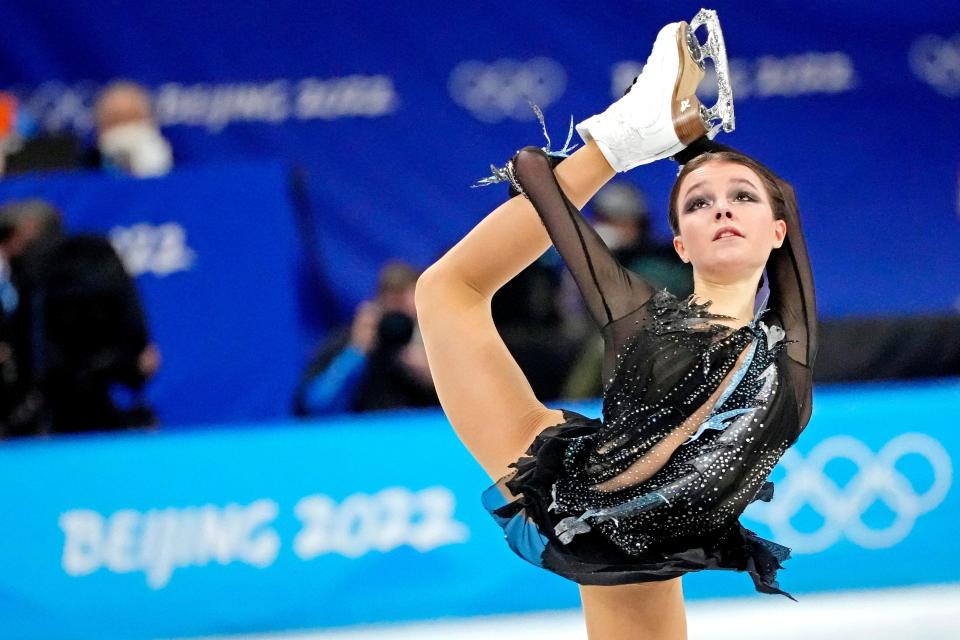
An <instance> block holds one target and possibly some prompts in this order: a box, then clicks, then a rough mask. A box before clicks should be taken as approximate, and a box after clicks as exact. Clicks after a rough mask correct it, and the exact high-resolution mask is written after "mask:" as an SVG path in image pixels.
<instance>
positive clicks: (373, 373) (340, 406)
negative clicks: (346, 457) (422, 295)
mask: <svg viewBox="0 0 960 640" xmlns="http://www.w3.org/2000/svg"><path fill="white" fill-rule="evenodd" d="M418 276H419V272H418V271H417V270H415V269H414V268H413V267H411V266H410V265H408V264H406V263H405V262H402V261H399V260H395V261H391V262H388V263H387V264H386V265H384V266H383V268H381V270H380V274H379V281H378V284H377V295H376V297H375V298H374V299H372V300H365V301H364V302H362V303H361V304H360V305H358V307H357V311H356V314H355V315H354V318H353V322H352V323H351V324H350V325H346V326H343V327H340V328H339V329H335V330H334V331H332V332H331V333H330V336H329V337H328V338H327V340H326V341H325V342H324V343H323V344H322V345H321V347H320V348H319V350H318V351H317V354H316V355H315V356H314V357H313V359H312V360H311V362H310V364H309V365H308V366H307V370H306V372H305V373H304V375H303V378H302V379H301V382H300V385H299V387H298V389H297V392H296V395H295V398H294V413H296V414H297V415H298V416H314V415H324V414H331V413H346V412H363V411H373V410H377V409H396V408H401V407H426V406H435V405H438V404H439V400H438V399H437V394H436V391H435V390H434V387H433V378H432V377H431V376H430V369H429V367H428V366H427V354H426V351H425V350H424V348H423V342H422V341H421V339H420V332H419V330H418V327H417V311H416V307H415V306H414V290H415V289H416V284H417V277H418Z"/></svg>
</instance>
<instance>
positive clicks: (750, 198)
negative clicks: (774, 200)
mask: <svg viewBox="0 0 960 640" xmlns="http://www.w3.org/2000/svg"><path fill="white" fill-rule="evenodd" d="M736 199H737V200H740V199H744V200H746V201H747V202H756V201H757V199H756V197H754V195H753V194H752V193H750V192H749V191H738V192H737V197H736Z"/></svg>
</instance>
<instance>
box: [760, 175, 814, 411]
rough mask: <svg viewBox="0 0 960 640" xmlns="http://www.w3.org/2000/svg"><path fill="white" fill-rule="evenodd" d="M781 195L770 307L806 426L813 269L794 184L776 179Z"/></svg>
mask: <svg viewBox="0 0 960 640" xmlns="http://www.w3.org/2000/svg"><path fill="white" fill-rule="evenodd" d="M777 183H778V185H777V186H779V187H780V190H781V192H782V193H783V196H784V218H785V220H786V223H787V237H786V239H785V240H784V242H783V245H782V246H781V247H780V248H779V249H775V250H774V252H773V253H772V254H771V256H770V258H769V260H768V261H767V277H768V278H769V282H770V307H771V308H772V309H774V310H775V311H776V313H777V314H778V315H779V316H780V320H781V322H782V323H783V329H784V331H785V332H786V337H787V340H789V342H788V343H787V345H786V351H787V355H788V356H789V359H790V362H789V363H788V364H789V367H790V371H789V375H790V379H791V383H792V385H791V386H792V387H793V388H794V392H795V394H796V397H797V405H798V407H799V409H800V428H801V429H803V427H805V426H806V424H807V422H809V420H810V414H811V412H812V410H813V407H812V399H813V362H814V360H815V358H816V355H817V348H818V344H817V305H816V296H815V293H814V288H813V271H812V270H811V268H810V258H809V256H808V255H807V243H806V241H805V240H804V237H803V228H802V226H801V225H800V210H799V207H798V206H797V197H796V194H795V193H794V190H793V187H791V186H790V185H789V184H788V183H787V182H785V181H783V180H780V179H779V178H778V179H777Z"/></svg>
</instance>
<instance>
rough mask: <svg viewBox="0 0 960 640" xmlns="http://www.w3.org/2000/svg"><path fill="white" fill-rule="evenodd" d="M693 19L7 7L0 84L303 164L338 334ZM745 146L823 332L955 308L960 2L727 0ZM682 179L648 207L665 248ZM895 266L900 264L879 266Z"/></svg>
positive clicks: (959, 226)
mask: <svg viewBox="0 0 960 640" xmlns="http://www.w3.org/2000/svg"><path fill="white" fill-rule="evenodd" d="M698 8H699V4H698V3H693V2H679V3H678V2H643V3H636V2H600V3H594V4H591V5H589V6H586V5H584V4H583V3H582V2H568V1H561V2H554V3H550V5H549V6H547V5H541V4H537V3H529V4H527V3H513V4H511V5H509V7H507V6H500V5H488V4H484V3H459V2H454V3H450V2H442V1H440V0H430V1H427V2H419V3H416V4H414V5H406V4H391V3H380V2H369V1H360V2H353V3H349V5H347V4H344V3H307V4H304V3H299V2H284V1H280V2H275V1H271V2H244V3H241V4H239V5H236V4H233V3H209V2H199V1H185V2H177V3H175V4H169V3H118V2H109V1H106V0H90V1H87V2H34V1H31V2H9V1H8V2H5V3H2V5H0V24H3V25H4V38H3V41H2V42H0V89H4V88H6V89H10V90H13V91H14V92H15V93H17V94H18V95H20V96H21V98H22V99H23V101H24V104H25V105H26V106H27V107H28V108H29V109H31V110H33V111H34V112H36V117H37V118H38V120H39V121H40V123H41V124H42V125H44V126H47V127H52V128H56V127H62V128H70V129H74V130H77V131H79V132H81V133H84V134H86V133H89V128H90V118H89V105H90V103H91V99H92V97H93V95H94V92H95V90H96V88H97V87H98V86H100V85H101V84H102V83H104V82H105V81H108V80H110V79H112V78H115V77H118V76H121V77H130V78H134V79H137V80H139V81H141V82H143V83H145V84H147V85H148V86H149V87H150V88H151V89H152V90H153V91H154V92H155V95H156V98H157V101H158V108H159V111H160V119H161V122H162V123H163V124H164V125H165V132H166V133H167V134H168V135H169V136H170V137H171V138H172V140H173V142H174V147H175V150H176V155H177V156H178V158H179V160H180V162H181V163H193V162H205V161H209V160H212V159H218V158H235V157H237V156H263V155H272V156H278V157H282V158H284V159H287V160H290V161H293V162H297V163H301V164H302V165H303V166H304V167H306V169H307V170H308V173H309V193H310V197H311V201H312V203H313V206H314V208H315V211H316V214H317V216H318V217H319V220H320V228H321V235H320V237H319V238H317V239H316V242H315V244H316V245H317V248H318V249H319V250H320V251H321V252H322V262H323V267H324V273H325V276H326V277H327V278H328V280H329V282H330V285H331V287H332V292H333V295H332V297H331V298H330V300H328V303H329V304H331V305H333V317H334V318H340V319H343V318H345V317H347V316H348V315H349V314H350V313H351V312H352V309H353V307H354V305H355V304H356V303H357V302H358V301H359V300H360V299H361V298H362V297H363V296H364V295H366V294H367V292H368V291H369V290H370V288H371V287H372V285H373V282H374V277H375V271H376V268H377V266H379V265H380V264H381V263H382V261H383V260H384V259H385V258H387V257H390V256H393V255H399V256H403V257H406V258H408V259H409V260H411V261H414V262H415V263H418V264H420V265H421V266H425V265H426V264H428V263H429V262H431V261H432V260H434V259H435V258H436V257H437V256H438V255H439V254H441V253H442V252H443V251H445V250H446V249H447V248H449V247H450V246H451V245H452V244H453V243H454V242H455V241H456V240H457V239H459V238H460V237H462V235H463V234H464V233H465V232H466V231H467V230H469V228H470V227H471V226H472V225H473V224H475V223H476V222H477V221H478V220H479V219H480V218H481V217H482V216H483V215H484V214H485V213H486V212H487V211H489V210H490V209H491V208H492V207H493V206H495V205H496V204H497V203H499V202H500V201H501V200H502V199H503V196H504V190H503V189H500V188H496V187H495V188H492V189H488V190H486V191H484V190H479V191H472V190H469V189H468V185H470V184H471V183H473V182H474V181H475V180H477V179H478V178H480V177H482V176H483V175H485V174H486V173H487V167H488V166H489V164H490V163H491V162H494V163H502V162H504V161H505V160H506V159H507V158H509V157H510V155H511V154H512V153H513V152H514V151H515V150H516V149H518V148H520V147H521V146H524V145H525V144H530V143H535V144H542V142H543V140H542V137H541V135H540V132H539V127H538V126H537V124H536V122H535V120H534V119H533V116H532V114H531V113H530V111H529V108H528V106H527V99H532V100H533V101H535V102H537V103H538V104H540V105H541V106H542V107H543V108H544V110H545V112H546V116H547V121H548V125H550V129H551V132H552V136H553V138H554V140H555V141H558V140H562V139H563V136H564V134H565V133H566V125H567V122H568V120H569V117H570V115H571V114H572V115H573V116H574V117H575V118H576V119H577V120H581V119H584V118H586V117H587V116H589V115H591V114H593V113H595V112H597V111H599V110H602V109H603V108H605V107H606V105H607V104H608V103H609V101H610V100H611V99H612V97H613V96H614V95H619V94H620V93H622V91H623V89H624V88H625V86H626V85H627V84H628V83H629V82H630V80H631V78H632V76H633V74H634V73H636V71H637V69H638V67H639V65H641V64H642V63H643V61H644V60H645V59H646V56H647V54H648V52H649V49H650V45H651V43H652V41H653V38H654V36H655V35H656V33H657V31H658V30H659V28H660V27H661V26H662V25H663V24H665V23H667V22H671V21H676V20H680V19H685V20H689V19H690V18H692V16H693V15H694V14H695V13H696V11H697V9H698ZM715 8H716V9H718V10H719V15H720V19H721V23H722V25H723V27H724V31H725V34H726V41H727V46H728V52H729V57H730V59H731V66H732V69H733V71H734V79H733V87H734V93H735V99H736V110H737V123H738V127H737V131H736V132H735V133H734V134H733V135H731V136H728V137H726V139H725V141H726V142H728V143H730V144H733V145H734V146H739V147H741V148H743V149H744V150H746V151H748V152H752V153H754V154H756V155H757V156H758V157H759V158H761V159H763V160H765V161H767V162H769V163H770V164H771V165H772V166H773V167H775V168H776V169H777V170H779V172H780V173H781V174H782V175H783V176H784V177H786V178H787V179H789V180H791V181H793V182H794V183H795V185H796V187H797V192H798V194H799V198H800V202H801V208H802V211H803V214H804V219H805V222H806V227H807V233H808V235H809V239H810V250H811V253H812V257H813V260H814V269H815V275H816V278H817V287H818V294H819V299H820V308H821V312H822V313H823V315H824V316H827V317H829V316H837V315H851V314H867V313H900V312H943V311H947V310H950V309H955V308H956V305H957V299H958V297H960V285H958V284H957V283H958V282H960V257H958V254H957V251H956V247H957V246H960V220H958V200H960V198H958V189H957V182H958V165H960V157H958V151H957V149H958V145H957V142H958V141H960V134H958V129H957V127H956V122H955V113H956V111H957V106H958V100H960V81H958V80H957V78H958V70H957V67H956V65H957V62H956V60H957V59H958V58H960V53H958V51H960V35H958V34H960V8H958V5H957V3H955V2H945V1H944V2H924V3H902V2H892V1H885V2H870V3H866V2H851V3H841V4H837V3H834V2H824V1H819V0H818V1H816V2H807V3H804V4H803V5H802V6H799V5H797V3H795V2H784V1H779V0H775V1H772V2H764V3H762V4H759V5H758V4H757V3H745V2H724V3H721V4H719V5H715ZM674 174H675V169H673V168H672V167H671V166H670V164H669V163H666V162H663V163H657V164H655V165H653V166H649V167H645V168H641V169H639V170H636V171H633V172H631V173H629V174H627V179H629V180H631V181H633V182H635V183H637V184H639V185H641V186H643V187H644V188H646V189H648V190H649V191H650V194H651V201H652V202H653V203H654V208H655V216H656V218H657V222H658V224H659V227H658V229H659V231H660V233H662V234H665V233H666V232H667V227H666V224H665V221H664V219H665V216H666V206H665V199H666V194H667V192H668V187H669V184H670V181H671V179H672V177H673V175H674ZM890 264H895V265H897V268H896V269H888V268H887V265H890Z"/></svg>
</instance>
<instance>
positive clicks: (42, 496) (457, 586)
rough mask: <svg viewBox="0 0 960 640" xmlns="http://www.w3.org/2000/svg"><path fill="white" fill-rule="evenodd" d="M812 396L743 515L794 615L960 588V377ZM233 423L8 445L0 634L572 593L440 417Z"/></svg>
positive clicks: (302, 616)
mask: <svg viewBox="0 0 960 640" xmlns="http://www.w3.org/2000/svg"><path fill="white" fill-rule="evenodd" d="M814 401H815V411H814V418H813V420H812V421H811V423H810V425H809V427H808V429H807V431H806V432H805V433H804V434H803V435H802V437H801V439H800V441H799V442H798V443H797V445H796V446H795V447H794V448H793V449H791V450H790V451H789V452H788V453H787V455H786V456H784V458H783V459H782V460H781V463H780V465H778V467H777V468H776V469H775V470H774V472H773V475H772V476H771V477H772V479H773V480H774V481H775V483H776V492H775V496H774V498H773V501H772V502H771V503H769V504H763V503H755V504H754V505H751V507H750V509H748V511H747V514H746V515H745V524H746V525H747V526H748V527H751V528H754V529H755V530H756V531H757V532H758V533H760V534H761V535H765V536H769V537H772V538H773V539H774V540H776V541H778V542H780V543H783V544H787V545H788V546H791V547H793V549H794V556H793V558H791V559H790V560H788V561H787V563H786V566H787V568H786V569H785V570H784V571H782V572H781V574H780V583H781V586H782V587H783V588H784V589H786V590H788V591H790V592H792V593H794V594H795V595H797V596H798V599H799V601H800V602H799V604H798V606H803V594H804V593H805V592H812V591H819V590H833V589H842V588H871V587H885V586H893V585H909V584H917V583H944V582H958V581H960V569H958V566H957V564H956V563H955V562H954V561H953V558H954V557H955V551H954V546H955V540H956V531H957V530H958V529H957V527H958V515H957V514H958V507H960V504H958V503H960V499H958V496H957V491H956V490H954V488H953V466H954V463H953V461H954V460H956V459H957V458H958V456H960V432H958V431H957V429H956V428H955V425H954V424H953V423H952V422H951V421H950V419H949V418H948V417H949V416H951V415H953V414H954V413H955V412H956V410H957V408H960V380H958V379H952V380H944V381H936V382H927V383H922V384H863V385H844V386H840V385H837V386H828V387H824V386H821V387H818V388H817V390H816V393H815V400H814ZM562 406H566V407H569V408H571V409H574V410H578V411H581V412H584V413H586V414H588V415H598V413H599V405H598V404H597V403H590V404H586V405H584V404H579V403H565V404H563V405H562ZM240 426H241V425H223V426H222V427H220V428H217V429H208V430H196V431H185V432H184V431H180V432H174V433H153V434H131V433H121V434H115V435H106V436H86V437H64V438H60V439H56V440H48V441H37V440H34V441H10V442H6V443H3V445H2V446H0V505H2V508H3V518H2V527H0V542H2V544H0V567H2V571H0V628H2V629H3V637H4V638H98V639H110V638H157V637H165V638H170V637H183V636H200V635H209V634H225V633H241V632H258V631H270V630H281V629H303V628H319V627H336V626H344V625H351V624H358V623H369V622H376V621H402V620H411V619H424V618H435V617H444V616H467V615H475V614H489V613H497V612H509V611H519V610H536V609H557V608H566V607H576V606H578V605H579V594H578V590H577V588H576V585H574V584H573V583H571V582H568V581H566V580H564V579H562V578H559V577H557V576H554V575H553V574H550V573H548V572H546V571H543V570H540V569H537V568H535V567H533V566H531V565H528V564H527V563H526V562H524V561H522V560H520V559H519V558H517V557H516V556H515V555H514V554H513V552H512V551H510V550H509V548H508V547H507V545H506V543H505V541H504V540H503V535H502V532H500V530H499V529H498V527H497V526H496V524H495V523H494V522H493V521H492V520H491V519H490V517H489V516H488V515H487V513H486V512H485V511H484V510H483V508H482V506H481V504H480V493H481V491H482V490H483V489H484V488H486V487H487V486H488V485H489V483H490V480H489V478H487V477H486V475H485V474H484V473H483V471H482V470H481V469H480V467H479V466H478V465H477V464H476V463H475V462H474V461H473V459H472V458H471V457H470V455H469V454H468V453H467V451H466V450H465V449H464V447H463V446H462V445H461V443H460V442H459V441H458V440H457V438H456V436H455V434H454V433H453V431H452V430H451V429H450V427H449V425H448V424H447V422H446V420H445V418H444V416H443V414H442V413H441V412H440V411H438V410H425V411H402V412H390V413H383V414H379V415H370V414H368V415H364V416H341V417H336V418H330V419H325V420H323V421H310V422H302V423H296V422H278V423H264V424H261V425H258V426H256V427H251V426H250V425H243V427H242V428H240ZM747 515H749V517H747ZM684 592H685V594H686V596H687V597H688V598H704V597H716V596H730V595H754V594H755V592H754V590H753V586H752V583H751V581H750V579H749V577H748V576H747V575H746V574H737V573H733V572H711V573H709V574H708V573H697V574H692V575H689V576H687V577H686V578H685V579H684ZM757 597H759V598H762V599H767V600H771V599H772V598H774V597H775V596H757ZM776 599H777V600H778V601H779V600H782V598H780V597H776ZM771 601H772V600H771Z"/></svg>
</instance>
